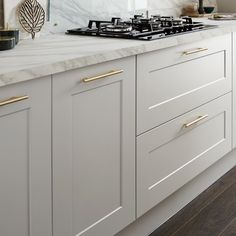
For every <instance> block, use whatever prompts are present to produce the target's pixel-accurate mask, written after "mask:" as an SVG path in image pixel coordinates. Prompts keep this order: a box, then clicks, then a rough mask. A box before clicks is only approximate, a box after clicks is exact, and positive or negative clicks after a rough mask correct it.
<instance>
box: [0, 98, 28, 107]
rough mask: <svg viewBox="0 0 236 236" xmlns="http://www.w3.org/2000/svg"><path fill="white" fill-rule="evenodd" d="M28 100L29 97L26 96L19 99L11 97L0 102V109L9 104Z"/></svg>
mask: <svg viewBox="0 0 236 236" xmlns="http://www.w3.org/2000/svg"><path fill="white" fill-rule="evenodd" d="M28 98H29V96H27V95H24V96H19V97H11V98H9V99H7V100H3V101H0V107H2V106H6V105H9V104H12V103H15V102H20V101H23V100H26V99H28Z"/></svg>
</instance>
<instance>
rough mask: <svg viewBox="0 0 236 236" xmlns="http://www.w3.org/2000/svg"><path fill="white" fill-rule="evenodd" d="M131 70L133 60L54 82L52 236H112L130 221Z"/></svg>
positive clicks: (132, 202) (132, 189)
mask: <svg viewBox="0 0 236 236" xmlns="http://www.w3.org/2000/svg"><path fill="white" fill-rule="evenodd" d="M114 69H115V70H116V71H120V72H119V73H118V74H113V75H109V76H107V72H109V71H110V72H111V71H113V72H114ZM134 70H135V69H134V58H133V57H132V58H126V59H122V60H118V61H114V62H108V63H104V64H101V65H99V66H98V65H96V66H92V67H88V68H83V69H80V70H75V71H70V72H66V73H63V74H58V75H57V76H54V78H53V99H54V100H53V116H54V126H53V164H54V167H53V173H54V175H53V181H54V185H53V187H54V196H53V197H54V234H55V235H56V236H65V235H67V236H111V235H114V234H116V233H117V232H118V231H120V230H122V229H123V228H124V227H125V226H127V225H128V224H129V223H131V222H132V221H134V219H135V103H134V100H135V84H134V81H135V77H134V74H135V73H134ZM121 71H123V72H121ZM110 72H109V73H110ZM113 72H111V73H113ZM104 75H106V76H104ZM97 76H100V77H101V76H102V77H103V78H102V79H101V78H100V77H99V79H97V78H98V77H97ZM65 77H66V78H65ZM84 78H86V80H90V79H91V78H92V81H90V82H83V79H84ZM94 78H95V80H94Z"/></svg>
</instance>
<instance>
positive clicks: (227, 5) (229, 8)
mask: <svg viewBox="0 0 236 236" xmlns="http://www.w3.org/2000/svg"><path fill="white" fill-rule="evenodd" d="M217 4H218V10H219V12H229V13H232V12H233V13H236V0H217Z"/></svg>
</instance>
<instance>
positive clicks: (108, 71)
mask: <svg viewBox="0 0 236 236" xmlns="http://www.w3.org/2000/svg"><path fill="white" fill-rule="evenodd" d="M134 65H135V57H127V58H124V59H122V60H114V61H109V62H105V63H102V64H96V65H93V66H88V67H84V68H80V69H76V70H70V71H67V72H64V73H60V74H57V75H56V76H54V78H56V79H60V80H63V79H64V80H66V81H68V83H70V87H71V90H70V92H72V93H80V92H84V91H88V90H91V89H94V88H98V87H101V86H105V85H107V84H110V83H115V82H119V81H122V80H123V79H124V78H126V77H130V76H132V75H133V74H134V73H135V71H134V70H135V66H134Z"/></svg>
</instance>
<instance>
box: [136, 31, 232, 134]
mask: <svg viewBox="0 0 236 236" xmlns="http://www.w3.org/2000/svg"><path fill="white" fill-rule="evenodd" d="M196 48H203V49H208V50H205V51H201V50H200V51H199V52H197V53H196V52H194V49H196ZM196 51H198V50H197V49H196ZM184 52H190V55H185V54H184ZM191 52H193V54H191ZM137 63H138V66H137V68H138V77H137V93H138V94H137V95H138V96H137V98H138V100H137V113H138V117H137V132H138V134H141V133H143V132H145V131H147V130H149V129H152V128H154V127H156V126H158V125H160V124H163V123H164V122H166V121H168V120H170V119H173V118H175V117H177V116H179V115H181V114H183V113H185V112H187V111H190V110H192V109H194V108H195V107H198V106H200V105H202V104H204V103H207V102H209V101H211V100H212V99H215V98H217V97H219V96H221V95H223V94H226V93H227V92H229V91H231V86H232V79H231V77H232V75H231V38H230V35H225V36H221V37H216V38H213V39H210V40H209V39H208V40H205V41H201V42H199V43H195V44H189V45H184V46H181V47H173V48H170V49H165V50H161V51H157V52H151V53H148V54H143V55H140V56H138V59H137Z"/></svg>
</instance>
